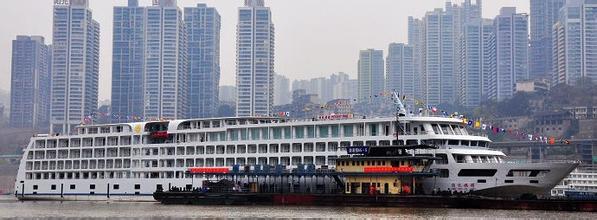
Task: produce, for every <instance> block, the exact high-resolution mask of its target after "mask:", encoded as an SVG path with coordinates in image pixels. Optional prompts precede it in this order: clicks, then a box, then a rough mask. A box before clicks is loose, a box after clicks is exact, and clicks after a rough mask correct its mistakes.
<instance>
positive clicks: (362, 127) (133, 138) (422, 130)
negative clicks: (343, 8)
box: [14, 115, 578, 201]
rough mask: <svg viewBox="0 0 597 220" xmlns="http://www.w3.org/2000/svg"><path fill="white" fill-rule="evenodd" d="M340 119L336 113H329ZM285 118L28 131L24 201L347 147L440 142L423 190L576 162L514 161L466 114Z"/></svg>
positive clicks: (134, 187) (514, 188) (539, 181)
mask: <svg viewBox="0 0 597 220" xmlns="http://www.w3.org/2000/svg"><path fill="white" fill-rule="evenodd" d="M332 118H337V117H332ZM399 122H400V123H399V124H398V126H397V125H396V118H394V117H386V118H348V119H341V120H309V121H289V120H285V119H281V118H274V117H238V118H212V119H192V120H173V121H153V122H139V123H123V124H105V125H84V126H80V127H78V128H76V132H75V133H74V134H70V135H38V136H36V137H33V138H31V141H30V143H29V145H28V146H27V148H26V149H25V150H24V155H23V158H22V160H21V164H20V167H19V171H18V175H17V179H16V183H15V184H16V185H15V192H14V193H15V196H17V197H18V198H19V199H65V200H136V201H138V200H153V198H152V196H151V195H152V193H153V192H154V191H156V189H158V188H163V189H167V187H168V186H186V185H189V184H192V185H193V187H198V186H200V184H201V182H202V181H200V179H198V178H191V177H190V176H189V174H186V171H187V170H188V169H189V168H192V167H231V166H234V165H236V164H239V165H260V164H263V165H265V164H269V165H277V164H283V165H287V166H288V167H296V166H297V165H299V164H315V165H316V166H317V167H318V168H320V167H321V166H324V165H326V166H329V168H331V169H333V168H334V164H335V159H336V158H338V157H342V156H345V155H347V153H346V150H345V149H344V148H342V147H346V146H383V145H404V144H434V145H437V146H438V147H439V149H434V150H420V151H418V152H414V153H417V154H429V155H435V156H436V157H439V158H442V159H441V160H438V161H436V162H435V163H434V164H433V165H432V166H431V168H432V169H433V170H434V171H435V172H437V174H438V175H437V176H435V177H432V178H428V179H425V182H424V183H423V188H424V190H425V192H426V193H433V192H438V191H452V192H463V193H466V192H473V193H479V194H485V195H512V196H516V195H520V194H524V193H535V194H543V193H549V190H550V189H551V188H553V187H554V186H555V185H556V184H557V183H558V182H560V180H562V178H564V177H565V176H566V175H568V173H570V172H571V171H572V170H573V169H574V168H575V167H576V166H577V165H578V164H577V163H528V164H520V163H509V162H508V161H507V156H506V155H504V154H503V153H502V152H500V151H496V150H492V149H490V148H488V145H489V144H490V140H489V139H488V138H487V137H485V136H481V135H474V134H472V133H469V132H470V131H468V130H467V129H466V125H465V124H463V123H462V120H460V119H455V118H446V117H435V116H412V115H411V116H404V117H400V121H399Z"/></svg>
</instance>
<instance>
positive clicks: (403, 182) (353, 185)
mask: <svg viewBox="0 0 597 220" xmlns="http://www.w3.org/2000/svg"><path fill="white" fill-rule="evenodd" d="M433 159H435V158H433V157H429V156H409V155H405V156H391V157H389V156H385V157H367V156H363V157H347V158H339V159H337V160H336V171H337V172H339V173H341V175H342V176H343V177H344V179H345V182H346V183H345V193H346V194H414V193H415V192H416V191H417V190H416V189H417V188H420V184H419V183H417V178H419V177H424V176H432V175H433V174H432V173H430V172H429V171H428V170H429V169H428V167H429V165H431V162H432V160H433ZM421 189H422V188H421Z"/></svg>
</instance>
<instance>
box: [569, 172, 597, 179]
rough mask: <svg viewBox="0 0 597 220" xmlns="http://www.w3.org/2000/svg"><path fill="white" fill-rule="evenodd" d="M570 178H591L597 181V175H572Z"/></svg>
mask: <svg viewBox="0 0 597 220" xmlns="http://www.w3.org/2000/svg"><path fill="white" fill-rule="evenodd" d="M568 178H585V179H586V178H590V179H595V178H597V173H596V174H570V175H569V177H568Z"/></svg>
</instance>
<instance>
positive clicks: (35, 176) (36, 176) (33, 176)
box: [25, 171, 132, 189]
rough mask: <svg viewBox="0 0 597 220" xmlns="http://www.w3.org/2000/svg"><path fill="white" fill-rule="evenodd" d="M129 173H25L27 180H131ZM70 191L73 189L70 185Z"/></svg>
mask: <svg viewBox="0 0 597 220" xmlns="http://www.w3.org/2000/svg"><path fill="white" fill-rule="evenodd" d="M131 176H132V175H131V173H130V172H129V171H89V172H87V171H79V172H35V173H33V172H26V173H25V179H28V180H50V179H51V180H53V179H122V178H131ZM71 189H73V187H72V185H71Z"/></svg>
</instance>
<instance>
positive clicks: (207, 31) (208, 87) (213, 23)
mask: <svg viewBox="0 0 597 220" xmlns="http://www.w3.org/2000/svg"><path fill="white" fill-rule="evenodd" d="M184 22H185V25H186V31H187V41H188V44H187V48H188V62H189V63H188V65H189V79H188V82H189V85H188V89H189V91H188V97H189V106H190V107H189V117H191V118H206V117H214V116H216V113H217V109H218V97H219V86H220V14H219V13H218V11H217V10H216V9H215V8H213V7H207V6H206V5H205V4H197V7H188V8H185V9H184Z"/></svg>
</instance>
